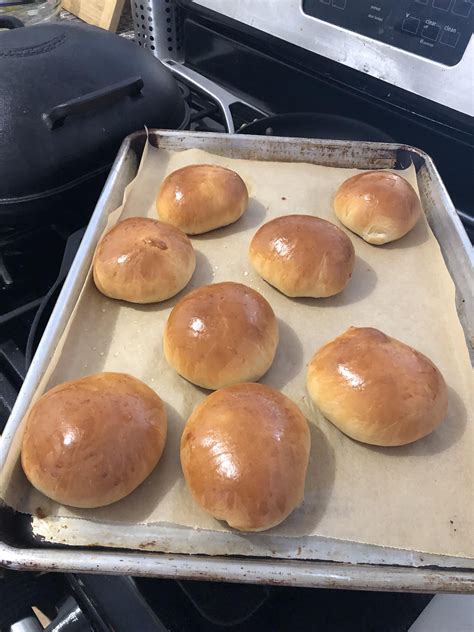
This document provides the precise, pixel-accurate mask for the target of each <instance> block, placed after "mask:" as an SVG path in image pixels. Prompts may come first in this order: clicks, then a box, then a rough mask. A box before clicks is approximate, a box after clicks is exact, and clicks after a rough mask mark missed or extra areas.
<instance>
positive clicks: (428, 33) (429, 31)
mask: <svg viewBox="0 0 474 632" xmlns="http://www.w3.org/2000/svg"><path fill="white" fill-rule="evenodd" d="M440 30H441V28H440V27H439V26H438V25H437V24H432V23H430V22H428V23H427V22H425V24H423V28H422V29H421V37H424V38H425V39H428V40H431V41H433V42H436V40H437V39H438V37H439V32H440Z"/></svg>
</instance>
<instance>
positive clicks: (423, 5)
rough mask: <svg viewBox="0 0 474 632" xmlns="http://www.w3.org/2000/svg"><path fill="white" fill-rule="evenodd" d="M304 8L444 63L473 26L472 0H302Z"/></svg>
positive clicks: (458, 52)
mask: <svg viewBox="0 0 474 632" xmlns="http://www.w3.org/2000/svg"><path fill="white" fill-rule="evenodd" d="M303 12H304V13H306V14H307V15H310V16H312V17H316V18H319V19H321V20H324V21H325V22H329V23H331V24H335V25H337V26H341V27H343V28H345V29H348V30H349V31H353V32H356V33H360V34H361V35H366V36H367V37H371V38H373V39H376V40H378V41H380V42H385V43H387V44H391V45H392V46H395V47H396V48H400V49H403V50H406V51H409V52H411V53H414V54H415V55H420V56H421V57H427V58H429V59H431V60H433V61H437V62H440V63H442V64H445V65H447V66H454V65H456V64H457V63H458V62H459V61H461V59H462V56H463V54H464V51H465V50H466V47H467V45H468V43H469V40H470V38H471V35H472V33H473V26H474V0H303Z"/></svg>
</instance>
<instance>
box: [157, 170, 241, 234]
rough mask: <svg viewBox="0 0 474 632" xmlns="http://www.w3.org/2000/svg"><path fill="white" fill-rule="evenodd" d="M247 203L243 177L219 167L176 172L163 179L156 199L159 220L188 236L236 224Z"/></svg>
mask: <svg viewBox="0 0 474 632" xmlns="http://www.w3.org/2000/svg"><path fill="white" fill-rule="evenodd" d="M247 204H248V193H247V187H246V186H245V184H244V181H243V180H242V178H241V177H240V176H239V175H238V174H237V173H235V171H231V170H230V169H225V168H224V167H218V166H217V165H190V166H189V167H183V168H182V169H178V170H177V171H173V172H172V173H170V174H169V175H168V176H167V177H166V178H165V179H164V180H163V184H162V185H161V188H160V191H159V193H158V197H157V199H156V208H157V211H158V217H159V218H160V219H161V220H162V221H163V222H166V223H167V224H172V225H173V226H176V227H177V228H180V229H181V230H182V231H184V232H185V233H187V234H188V235H198V234H199V233H207V232H208V231H209V230H214V229H215V228H220V227H221V226H227V225H228V224H232V223H233V222H236V221H237V220H238V219H239V217H241V216H242V215H243V214H244V212H245V210H246V208H247Z"/></svg>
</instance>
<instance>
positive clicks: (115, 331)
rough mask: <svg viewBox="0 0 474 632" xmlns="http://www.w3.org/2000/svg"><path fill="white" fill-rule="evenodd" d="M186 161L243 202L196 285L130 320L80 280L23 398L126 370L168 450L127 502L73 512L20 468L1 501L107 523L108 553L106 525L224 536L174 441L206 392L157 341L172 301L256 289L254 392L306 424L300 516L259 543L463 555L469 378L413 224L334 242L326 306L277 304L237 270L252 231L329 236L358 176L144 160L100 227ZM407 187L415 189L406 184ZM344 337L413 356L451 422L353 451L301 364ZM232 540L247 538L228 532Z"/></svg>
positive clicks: (468, 548) (439, 275) (468, 529)
mask: <svg viewBox="0 0 474 632" xmlns="http://www.w3.org/2000/svg"><path fill="white" fill-rule="evenodd" d="M198 163H212V164H219V165H223V166H226V167H229V168H231V169H234V170H236V171H237V172H238V173H239V174H240V175H241V176H242V177H243V179H244V180H245V182H246V184H247V186H248V189H249V195H250V203H249V208H248V210H247V212H246V213H245V215H244V216H243V217H242V218H241V219H240V220H239V221H238V222H237V223H235V224H233V225H232V226H229V227H226V228H223V229H220V230H217V231H214V232H211V233H208V234H206V235H203V236H198V237H194V238H193V239H192V241H193V245H194V248H195V249H196V252H197V268H196V272H195V274H194V276H193V278H192V280H191V283H190V285H189V286H188V287H187V288H186V289H185V290H184V291H183V292H182V293H181V294H180V295H178V296H177V297H175V298H173V299H171V300H169V301H166V302H165V303H160V304H155V305H148V306H137V305H131V304H127V303H124V302H121V301H113V300H111V299H108V298H106V297H105V296H102V294H100V293H99V292H98V291H97V290H96V288H95V286H94V284H93V281H92V279H91V277H90V275H89V278H88V280H87V282H86V284H85V286H84V289H83V292H82V295H81V297H80V299H79V301H78V304H77V306H76V309H75V311H74V313H73V316H72V318H71V321H70V323H69V325H68V328H67V330H66V332H65V335H64V336H63V340H62V342H61V344H60V345H58V349H57V352H56V355H55V356H54V357H53V359H52V362H51V365H50V368H49V370H48V371H47V373H46V374H45V377H44V379H43V381H42V383H41V386H40V388H39V389H38V392H37V394H36V395H35V398H36V397H38V396H39V395H40V394H41V393H42V392H44V390H47V389H49V388H51V387H53V386H54V385H56V384H58V383H60V382H62V381H65V380H69V379H73V378H77V377H80V376H83V375H87V374H90V373H94V372H97V371H124V372H128V373H131V374H132V375H135V376H136V377H138V378H140V379H142V380H144V381H145V382H146V383H147V384H148V385H149V386H151V387H152V388H153V389H155V390H156V392H157V393H158V394H159V395H160V396H161V397H162V399H163V400H164V401H165V403H166V404H167V410H168V413H169V435H168V440H167V444H166V449H165V452H164V456H163V457H162V459H161V461H160V463H159V465H158V467H157V468H156V470H155V471H154V472H153V474H152V475H151V476H150V477H149V478H148V479H147V481H146V482H145V483H144V484H143V485H141V486H140V487H139V488H138V489H137V490H136V491H135V492H134V493H133V494H131V495H130V496H129V497H128V498H126V499H124V500H122V501H120V502H118V503H115V504H114V505H112V506H109V507H106V508H103V509H96V510H74V509H70V508H66V507H62V506H58V505H57V504H55V503H52V502H51V501H49V500H48V499H46V498H45V497H44V496H42V495H41V494H39V493H38V492H36V491H35V490H33V489H32V488H31V486H29V485H28V483H27V482H26V479H25V477H24V475H23V473H22V472H21V468H20V466H19V465H18V464H17V465H16V467H15V468H14V471H13V474H12V477H11V480H9V481H8V485H7V489H6V490H4V494H5V496H6V500H7V502H8V503H9V504H11V505H13V506H15V508H17V509H19V510H21V511H25V512H30V513H34V512H36V514H37V515H38V514H39V515H40V516H44V515H48V516H53V517H56V516H62V517H71V518H74V517H75V518H82V519H86V520H91V521H99V522H101V523H104V524H108V525H110V526H109V527H108V542H109V544H110V540H111V539H112V540H113V532H114V526H113V523H121V524H123V523H129V524H133V523H143V524H151V523H168V524H176V525H183V526H187V527H193V528H197V529H207V530H216V531H225V530H226V531H231V530H230V529H228V528H227V527H226V525H225V524H224V523H221V522H218V521H216V520H214V519H213V518H211V517H210V516H208V515H207V514H205V513H204V512H203V511H202V510H201V509H200V508H199V507H198V506H197V505H196V504H195V503H194V502H193V500H192V498H191V496H190V494H189V493H188V491H187V489H186V485H185V482H184V479H183V476H182V473H181V469H180V465H179V439H180V436H181V432H182V429H183V426H184V423H185V421H186V419H187V417H188V416H189V414H190V413H191V411H192V410H193V408H194V406H195V405H196V404H197V403H198V402H200V401H201V400H202V399H203V398H204V397H205V396H206V394H207V393H206V392H205V391H204V390H203V389H200V388H197V387H194V386H193V385H191V384H189V383H188V382H186V381H185V380H184V379H182V378H181V377H179V375H177V374H176V373H175V372H174V371H173V370H172V369H171V368H170V367H169V366H168V365H167V363H166V361H165V359H164V356H163V352H162V332H163V327H164V324H165V322H166V319H167V317H168V314H169V312H170V310H171V308H172V306H173V305H174V304H175V303H176V301H177V300H178V299H179V297H180V296H182V295H183V294H184V293H186V292H188V291H189V290H191V289H192V288H195V287H198V286H200V285H203V284H207V283H213V282H219V281H224V280H234V281H239V282H242V283H246V284H247V285H249V286H251V287H253V288H255V289H256V290H258V291H259V292H261V293H262V294H263V295H264V296H265V297H266V299H267V300H268V301H269V302H270V304H271V305H272V306H273V309H274V311H275V313H276V315H277V317H278V318H279V324H280V344H279V347H278V352H277V356H276V359H275V362H274V364H273V366H272V368H271V369H270V371H269V372H268V374H267V375H266V376H265V377H264V378H263V380H262V381H263V382H265V383H267V384H269V385H271V386H273V387H276V388H279V389H281V390H282V391H283V392H284V393H286V394H287V395H288V396H289V397H291V398H292V399H293V400H294V401H295V402H296V403H297V404H298V405H299V406H300V407H301V409H302V411H303V412H304V414H305V415H306V417H307V418H308V420H309V422H310V426H311V434H312V452H311V460H310V466H309V470H308V475H307V482H306V494H305V502H304V504H303V506H302V507H300V508H299V509H298V510H296V511H295V512H294V513H293V514H292V515H291V516H290V518H288V519H287V520H286V521H285V522H284V523H283V524H281V525H279V526H277V527H275V528H274V529H272V530H271V532H270V534H271V535H272V536H291V537H296V536H307V535H313V536H323V537H327V538H334V539H342V540H348V541H353V542H361V543H368V544H373V545H378V546H385V547H395V548H399V549H407V550H413V551H421V552H429V553H434V554H440V555H450V556H460V557H465V558H472V557H474V544H473V538H472V534H473V533H474V515H473V470H474V459H473V447H474V442H473V424H472V421H473V419H472V396H471V386H472V382H471V379H472V373H471V366H470V362H469V357H468V351H467V348H466V345H465V340H464V336H463V331H462V328H461V325H460V323H459V319H458V316H457V313H456V308H455V297H454V292H455V290H454V285H453V282H452V280H451V278H450V276H449V273H448V271H447V269H446V266H445V263H444V261H443V258H442V255H441V252H440V249H439V246H438V243H437V241H436V239H435V237H434V236H433V234H432V232H431V230H430V228H429V226H428V223H427V221H426V220H425V218H423V219H422V220H421V221H420V222H419V223H418V224H417V226H416V227H415V229H414V230H413V231H412V232H411V233H410V234H409V235H407V236H406V237H404V238H403V239H401V240H400V241H397V242H395V243H392V244H389V245H385V246H383V247H375V246H371V245H369V244H367V243H365V242H364V241H363V240H362V239H359V238H358V237H357V236H355V235H353V234H352V233H350V232H349V231H346V232H347V234H348V235H349V237H350V238H351V240H352V242H353V244H354V247H355V251H356V255H357V261H356V266H355V271H354V274H353V278H352V280H351V283H350V285H349V286H348V288H346V290H345V291H344V292H343V293H342V294H340V295H339V296H336V297H333V298H329V299H289V298H287V297H285V296H284V295H282V294H280V293H279V292H278V291H277V290H275V289H274V288H272V287H271V286H269V285H267V284H266V283H265V282H264V281H263V280H262V279H260V277H258V275H257V274H256V273H255V272H254V271H253V269H252V267H251V265H250V263H249V261H248V258H247V250H248V245H249V242H250V239H251V237H252V236H253V234H254V233H255V231H256V229H257V228H258V227H259V226H260V225H261V224H262V223H263V222H265V221H267V220H269V219H271V218H273V217H276V216H280V215H285V214H288V213H307V214H310V215H316V216H319V217H323V218H325V219H328V220H331V221H333V222H335V223H338V222H337V219H336V218H335V216H334V214H333V212H332V208H331V200H332V197H333V195H334V192H335V191H336V189H337V187H338V186H339V184H341V183H342V182H343V181H344V180H345V179H346V178H348V177H350V176H352V175H354V174H355V173H357V171H356V170H349V169H335V168H329V167H321V166H315V165H310V164H306V163H297V164H294V163H277V162H259V161H247V160H238V159H228V158H225V157H222V156H217V155H211V154H208V153H205V152H202V151H200V150H188V151H182V152H176V153H169V152H167V151H165V150H158V149H155V148H153V147H151V146H149V147H148V150H147V152H146V154H145V155H144V158H143V160H142V164H141V167H140V171H139V173H138V175H137V178H136V179H135V181H134V182H133V183H132V184H131V185H130V186H129V188H128V189H127V194H126V198H125V202H124V205H123V208H122V209H119V210H118V211H117V212H116V213H114V214H113V215H112V216H111V218H112V219H111V221H110V222H109V225H110V224H113V223H115V221H117V219H118V218H119V217H122V218H125V217H130V216H135V215H146V216H149V217H156V211H155V208H154V199H155V195H156V192H157V190H158V188H159V186H160V183H161V181H162V179H163V178H164V176H165V175H166V174H168V173H169V172H171V171H173V170H175V169H177V168H179V167H182V166H185V165H188V164H198ZM404 176H405V177H406V178H407V179H408V180H409V181H410V182H411V183H412V184H413V186H415V188H416V175H415V172H414V170H413V169H409V170H407V171H406V172H405V173H404ZM350 325H355V326H373V327H377V328H379V329H381V330H382V331H384V332H385V333H387V334H389V335H391V336H394V337H396V338H398V339H400V340H402V341H404V342H406V343H408V344H410V345H413V346H414V347H416V348H417V349H418V350H420V351H421V352H423V353H425V354H426V355H428V357H430V358H431V359H432V360H433V361H434V362H435V363H436V364H437V365H438V367H439V368H440V370H441V371H442V373H443V374H444V376H445V379H446V381H447V384H448V386H449V413H448V417H447V419H446V420H445V422H444V423H443V424H442V425H441V426H440V427H439V428H438V429H437V430H436V431H435V432H433V433H432V434H431V435H430V436H429V437H427V438H425V439H423V440H421V441H418V442H417V443H415V444H412V445H410V446H405V447H400V448H377V447H371V446H367V445H363V444H359V443H357V442H355V441H352V440H351V439H349V438H348V437H346V436H345V435H343V434H342V433H341V432H339V431H338V430H337V429H336V428H335V427H333V426H332V425H331V424H330V423H329V422H328V421H326V420H325V419H324V418H323V417H322V416H321V415H320V414H319V413H318V412H317V411H315V410H314V409H313V407H312V406H311V404H310V401H309V398H308V396H307V393H306V390H305V372H306V366H307V364H308V362H309V360H310V359H311V357H312V355H313V353H314V352H315V351H316V350H317V349H318V348H319V347H320V346H322V345H323V344H324V343H326V342H327V341H328V340H330V339H332V338H333V337H335V336H337V335H339V334H340V333H342V332H344V331H345V330H346V329H347V328H348V327H349V326H350ZM16 448H17V449H16V454H13V455H12V458H15V459H17V460H18V455H19V440H18V441H16ZM131 529H132V527H131ZM235 537H236V538H250V537H251V536H246V535H244V534H237V533H236V534H235ZM64 541H67V534H66V536H64ZM71 544H74V542H73V541H71ZM97 544H101V542H100V541H99V542H97ZM121 546H124V540H123V532H122V536H121ZM168 546H169V545H168ZM158 548H159V547H158ZM176 552H179V551H176ZM204 552H205V551H204Z"/></svg>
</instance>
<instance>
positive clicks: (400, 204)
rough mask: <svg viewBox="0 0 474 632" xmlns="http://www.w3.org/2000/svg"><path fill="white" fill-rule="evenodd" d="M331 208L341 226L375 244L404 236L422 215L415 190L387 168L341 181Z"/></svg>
mask: <svg viewBox="0 0 474 632" xmlns="http://www.w3.org/2000/svg"><path fill="white" fill-rule="evenodd" d="M334 211H335V213H336V215H337V217H338V218H339V219H340V221H341V222H342V223H343V224H344V226H346V227H347V228H349V230H352V232H353V233H356V234H357V235H360V237H362V239H365V241H368V242H369V244H376V245H380V244H386V243H388V242H389V241H394V240H395V239H400V237H403V236H404V235H406V234H407V233H408V232H409V231H410V230H411V229H412V228H413V227H414V226H415V224H416V223H417V221H418V220H419V219H420V217H421V214H422V209H421V204H420V200H419V198H418V196H417V194H416V192H415V189H414V188H413V187H412V186H411V184H410V183H409V182H407V181H406V180H405V179H404V178H402V177H401V176H399V175H396V174H395V173H391V172H390V171H367V172H365V173H360V174H358V175H356V176H353V177H352V178H349V179H348V180H346V181H345V182H343V183H342V184H341V186H340V187H339V189H338V190H337V193H336V197H335V198H334Z"/></svg>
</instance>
